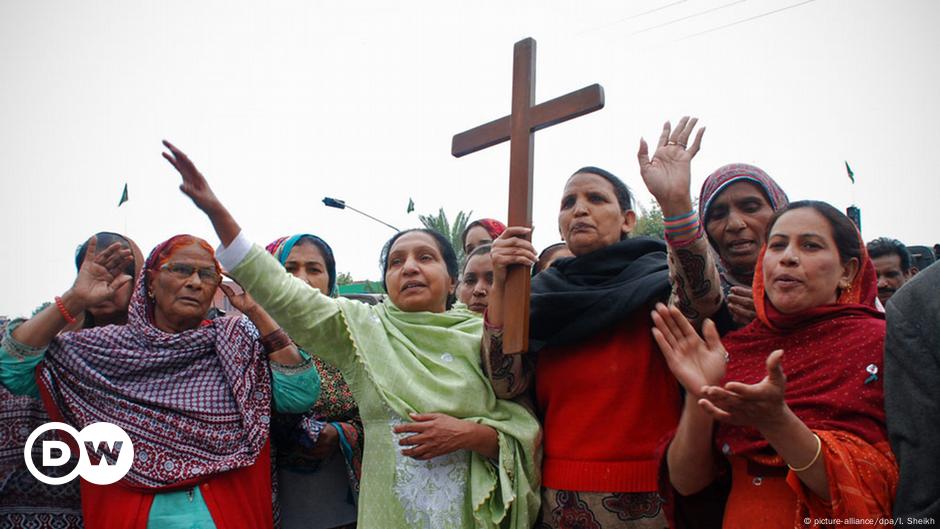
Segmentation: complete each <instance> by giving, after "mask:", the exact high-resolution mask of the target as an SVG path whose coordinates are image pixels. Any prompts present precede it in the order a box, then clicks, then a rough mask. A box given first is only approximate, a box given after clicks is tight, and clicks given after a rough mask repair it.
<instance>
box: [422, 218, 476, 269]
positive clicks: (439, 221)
mask: <svg viewBox="0 0 940 529" xmlns="http://www.w3.org/2000/svg"><path fill="white" fill-rule="evenodd" d="M472 214H473V212H472V211H471V212H470V213H464V212H463V211H458V212H457V216H456V217H454V222H453V224H452V223H451V222H450V221H449V220H448V219H447V214H446V213H444V208H441V209H439V210H438V212H437V215H418V220H420V221H421V224H424V227H425V228H427V229H429V230H434V231H436V232H438V233H440V234H441V235H443V236H444V237H445V238H446V239H447V240H448V241H450V244H451V245H453V247H454V251H455V252H457V260H458V261H463V241H462V240H460V235H461V234H462V233H463V230H465V229H467V223H468V222H469V221H470V215H472Z"/></svg>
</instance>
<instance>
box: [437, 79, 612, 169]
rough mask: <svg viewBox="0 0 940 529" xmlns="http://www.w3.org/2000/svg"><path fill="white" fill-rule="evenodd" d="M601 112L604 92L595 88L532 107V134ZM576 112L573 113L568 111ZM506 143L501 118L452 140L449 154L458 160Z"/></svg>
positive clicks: (504, 123)
mask: <svg viewBox="0 0 940 529" xmlns="http://www.w3.org/2000/svg"><path fill="white" fill-rule="evenodd" d="M602 108H604V88H603V87H602V86H601V85H599V84H593V85H591V86H587V87H584V88H582V89H580V90H575V91H574V92H571V93H569V94H565V95H563V96H561V97H556V98H555V99H552V100H549V101H546V102H544V103H540V104H538V105H535V106H534V107H532V109H531V110H530V114H529V115H530V116H531V123H532V125H531V127H530V130H531V131H532V132H535V131H538V130H542V129H544V128H548V127H551V126H552V125H556V124H558V123H563V122H565V121H568V120H569V119H574V118H576V117H579V116H583V115H585V114H590V113H591V112H594V111H595V110H600V109H602ZM572 109H577V110H572ZM507 140H509V116H503V117H501V118H499V119H497V120H494V121H490V122H489V123H485V124H483V125H480V126H479V127H475V128H472V129H470V130H468V131H465V132H461V133H460V134H457V135H455V136H454V139H453V142H452V143H451V148H450V152H451V154H453V155H454V156H455V157H457V158H460V157H461V156H465V155H467V154H470V153H473V152H477V151H480V150H483V149H485V148H487V147H492V146H493V145H496V144H499V143H502V142H504V141H507Z"/></svg>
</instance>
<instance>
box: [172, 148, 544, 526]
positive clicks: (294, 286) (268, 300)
mask: <svg viewBox="0 0 940 529" xmlns="http://www.w3.org/2000/svg"><path fill="white" fill-rule="evenodd" d="M164 144H165V145H166V147H167V149H169V151H170V153H169V154H168V153H164V154H163V156H164V158H166V159H167V160H168V161H169V162H170V163H171V164H172V165H173V167H175V168H176V169H177V171H179V173H180V174H181V175H182V177H183V183H182V185H181V186H180V189H181V190H182V191H183V193H185V194H186V195H187V196H189V198H191V199H192V201H193V202H194V203H195V204H196V206H197V207H199V209H201V210H202V211H203V212H205V213H206V215H208V217H209V219H210V220H211V221H212V224H213V227H214V228H215V231H216V233H217V234H218V236H219V238H220V239H221V241H222V245H223V249H222V250H221V251H220V253H219V259H220V262H222V264H223V266H224V267H225V268H226V269H227V270H229V273H230V274H231V276H232V277H233V278H234V279H235V280H236V281H238V282H239V284H241V285H242V287H243V288H244V289H245V290H246V291H248V292H249V293H250V294H251V296H252V297H254V298H255V300H256V301H257V302H258V303H259V304H260V305H261V306H262V307H264V309H265V310H266V311H268V313H269V314H270V315H271V316H272V317H274V319H275V320H276V321H277V322H278V323H279V324H280V325H281V326H282V328H283V329H284V330H285V331H287V333H288V334H289V335H290V337H291V338H292V339H293V340H294V341H295V342H296V343H297V344H298V345H299V346H300V347H302V348H303V349H304V350H305V351H308V352H310V353H312V354H316V355H318V356H319V357H320V358H322V359H323V360H325V361H327V362H329V363H332V364H334V365H336V367H338V368H339V369H340V371H341V372H342V374H343V377H344V378H345V380H346V382H347V383H348V384H349V387H350V389H351V390H352V393H353V396H354V397H355V399H356V401H357V402H358V403H359V410H360V413H361V415H362V420H363V423H364V427H365V438H366V439H367V440H368V442H367V443H366V445H365V452H364V455H363V463H362V482H361V489H360V496H359V521H358V523H359V527H360V528H362V529H371V528H383V529H387V528H403V529H404V528H407V529H412V528H424V527H426V528H471V527H481V528H497V527H499V528H503V527H505V528H514V529H528V528H529V527H531V526H532V524H533V523H534V521H535V516H536V513H537V512H538V508H539V500H538V486H539V482H538V475H537V472H538V470H537V469H538V462H537V461H536V459H535V458H536V444H537V442H538V439H539V437H540V436H539V425H538V422H537V420H536V419H535V417H533V416H532V415H531V414H530V413H529V412H528V411H527V410H526V409H525V408H523V407H522V406H520V405H518V404H516V403H514V402H511V401H507V400H501V399H497V398H496V396H495V395H494V393H493V389H492V387H491V386H490V383H489V381H488V379H487V377H486V375H485V374H484V372H483V370H482V368H481V366H480V343H481V337H482V333H483V322H482V319H481V318H480V317H479V316H478V315H475V314H474V313H472V312H470V311H468V310H465V309H450V308H449V307H448V305H449V299H448V298H449V295H450V292H452V291H453V287H454V284H455V282H456V278H457V262H456V257H455V255H454V250H453V248H452V247H451V246H450V244H449V243H448V242H447V241H446V239H444V238H443V237H441V236H440V235H438V234H436V232H433V231H430V230H409V231H405V232H400V233H398V234H397V235H395V236H394V237H392V239H391V240H389V242H388V243H387V244H386V245H385V248H384V249H383V251H382V265H383V274H384V278H383V279H384V283H385V289H386V291H387V292H388V295H389V296H388V300H387V301H385V302H384V303H381V304H379V305H375V306H371V305H366V304H363V303H359V302H355V301H351V300H346V299H342V298H339V299H333V298H330V297H328V296H325V295H323V294H321V293H320V292H319V291H318V290H317V289H315V288H311V287H310V286H309V285H307V284H305V283H304V282H303V281H300V280H299V279H297V278H295V277H293V276H292V275H290V274H288V273H286V272H285V271H284V268H283V267H281V265H280V263H278V261H277V260H276V259H274V258H273V257H272V256H271V255H269V254H268V253H267V252H265V251H264V249H263V248H261V247H259V246H256V245H252V244H251V243H250V242H249V241H248V240H247V238H245V236H244V235H243V234H242V233H241V228H240V227H239V226H238V224H237V223H236V222H235V219H234V218H233V217H232V216H231V215H230V214H229V212H228V211H227V210H226V209H225V206H223V205H222V203H221V202H220V201H219V200H218V198H216V196H215V194H214V193H213V192H212V189H211V188H210V187H209V185H208V183H207V182H206V180H205V178H203V176H202V175H201V174H200V173H199V171H198V170H197V169H196V167H195V166H194V165H193V164H192V162H191V161H190V160H189V159H188V158H187V157H186V155H185V154H183V153H182V152H180V151H179V150H178V149H176V148H175V147H174V146H172V145H171V144H169V143H167V142H164Z"/></svg>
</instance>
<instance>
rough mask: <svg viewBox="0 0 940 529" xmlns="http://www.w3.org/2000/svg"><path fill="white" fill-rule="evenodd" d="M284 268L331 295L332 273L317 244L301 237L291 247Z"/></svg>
mask: <svg viewBox="0 0 940 529" xmlns="http://www.w3.org/2000/svg"><path fill="white" fill-rule="evenodd" d="M284 268H285V269H287V271H288V272H289V273H290V274H291V275H293V276H294V277H296V278H298V279H300V280H302V281H303V282H304V283H307V284H308V285H310V286H312V287H313V288H317V289H319V290H320V292H322V293H323V294H325V295H327V296H329V295H330V273H329V270H328V269H327V267H326V258H325V257H324V256H323V252H322V251H320V248H318V247H317V245H316V244H314V243H312V242H310V241H308V240H303V239H301V241H300V242H298V243H297V244H295V245H294V247H293V248H291V251H290V253H289V254H288V255H287V261H285V262H284Z"/></svg>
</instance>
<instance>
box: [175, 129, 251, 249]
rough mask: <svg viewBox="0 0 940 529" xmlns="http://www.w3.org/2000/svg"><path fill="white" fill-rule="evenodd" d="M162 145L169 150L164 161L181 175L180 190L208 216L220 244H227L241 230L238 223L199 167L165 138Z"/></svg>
mask: <svg viewBox="0 0 940 529" xmlns="http://www.w3.org/2000/svg"><path fill="white" fill-rule="evenodd" d="M163 145H164V147H166V148H167V149H168V150H169V151H170V153H169V154H167V153H163V157H164V158H165V159H166V161H168V162H170V165H172V166H173V168H174V169H176V170H177V171H179V174H180V176H182V177H183V183H182V184H180V191H182V192H183V193H184V194H185V195H186V196H188V197H189V198H190V199H192V201H193V203H194V204H196V207H198V208H199V209H201V210H202V211H203V212H204V213H205V214H206V215H207V216H208V217H209V220H211V221H212V227H213V228H215V233H216V235H218V236H219V240H221V241H222V245H223V246H228V245H229V244H231V243H232V241H233V240H235V237H237V236H238V234H239V232H241V227H239V226H238V223H237V222H235V219H234V218H233V217H232V215H231V214H229V212H228V210H227V209H225V206H223V205H222V202H221V201H219V199H218V197H216V196H215V193H213V192H212V188H211V187H209V182H207V181H206V178H205V177H204V176H202V173H200V172H199V169H196V165H195V164H193V162H192V161H191V160H190V159H189V157H188V156H186V154H185V153H184V152H183V151H181V150H179V149H177V148H176V146H175V145H173V144H172V143H170V142H168V141H166V140H163Z"/></svg>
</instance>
